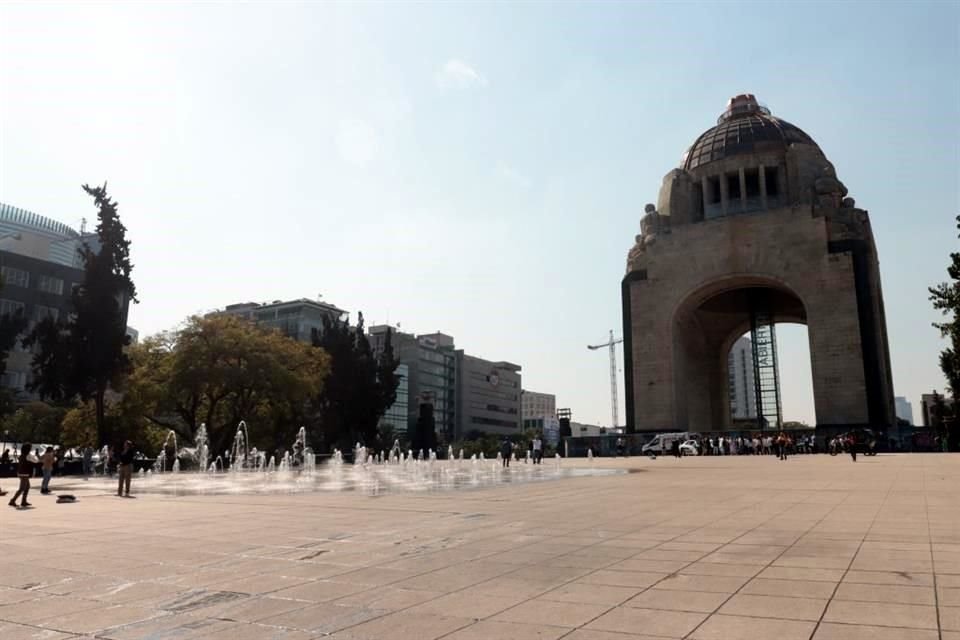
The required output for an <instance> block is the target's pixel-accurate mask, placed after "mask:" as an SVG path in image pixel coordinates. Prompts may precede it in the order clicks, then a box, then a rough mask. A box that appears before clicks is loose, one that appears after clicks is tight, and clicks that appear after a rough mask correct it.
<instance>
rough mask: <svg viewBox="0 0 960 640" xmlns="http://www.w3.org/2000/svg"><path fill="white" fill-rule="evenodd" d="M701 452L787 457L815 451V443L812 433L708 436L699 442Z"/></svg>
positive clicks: (678, 451)
mask: <svg viewBox="0 0 960 640" xmlns="http://www.w3.org/2000/svg"><path fill="white" fill-rule="evenodd" d="M699 446H700V454H701V455H705V456H738V455H741V456H742V455H757V456H759V455H776V456H777V457H778V458H780V459H781V460H786V459H787V454H788V453H813V452H814V451H815V443H814V438H813V436H812V435H805V436H799V437H798V438H797V439H796V440H795V439H794V438H792V437H791V436H790V434H788V433H784V432H782V431H781V432H780V433H779V434H777V435H776V436H773V435H767V436H762V437H761V436H753V437H752V438H751V437H749V436H748V437H743V436H737V437H736V438H729V437H726V436H718V437H716V438H714V437H713V436H708V437H706V438H702V439H701V440H700V442H699ZM674 454H675V455H678V456H679V455H680V443H679V441H678V442H676V443H675V444H674Z"/></svg>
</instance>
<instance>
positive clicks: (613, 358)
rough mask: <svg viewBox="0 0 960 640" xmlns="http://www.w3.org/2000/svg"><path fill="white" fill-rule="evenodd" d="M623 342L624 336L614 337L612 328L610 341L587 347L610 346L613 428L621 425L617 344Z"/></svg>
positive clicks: (595, 348)
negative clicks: (618, 411) (615, 338)
mask: <svg viewBox="0 0 960 640" xmlns="http://www.w3.org/2000/svg"><path fill="white" fill-rule="evenodd" d="M621 342H623V338H620V339H618V340H614V339H613V329H611V330H610V341H609V342H605V343H604V344H592V345H591V344H588V345H587V349H590V350H591V351H596V350H597V349H603V348H604V347H609V348H610V406H611V411H610V414H611V417H612V418H613V424H611V425H610V428H611V429H616V428H617V427H618V426H620V425H619V424H618V423H619V421H620V420H619V419H618V417H617V404H618V403H617V349H616V346H617V345H618V344H620V343H621Z"/></svg>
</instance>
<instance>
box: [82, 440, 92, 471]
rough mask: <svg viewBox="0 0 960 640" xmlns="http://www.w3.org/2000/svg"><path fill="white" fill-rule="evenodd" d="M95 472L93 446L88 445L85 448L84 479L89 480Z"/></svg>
mask: <svg viewBox="0 0 960 640" xmlns="http://www.w3.org/2000/svg"><path fill="white" fill-rule="evenodd" d="M92 472H93V448H92V447H91V446H90V445H87V446H85V447H84V448H83V479H84V480H89V479H90V474H91V473H92Z"/></svg>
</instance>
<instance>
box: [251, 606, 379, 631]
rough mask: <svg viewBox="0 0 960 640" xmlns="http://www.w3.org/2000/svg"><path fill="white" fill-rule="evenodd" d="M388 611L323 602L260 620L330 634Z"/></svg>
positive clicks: (262, 623)
mask: <svg viewBox="0 0 960 640" xmlns="http://www.w3.org/2000/svg"><path fill="white" fill-rule="evenodd" d="M386 613H388V612H387V611H380V610H378V609H365V608H362V607H350V606H347V605H337V604H330V603H323V604H312V605H309V606H306V607H303V608H302V609H296V610H295V611H287V612H285V613H281V614H278V615H275V616H270V617H267V618H263V619H261V620H259V624H261V625H266V626H274V627H285V628H288V629H297V630H300V631H309V632H312V633H314V634H329V633H333V632H335V631H339V630H340V629H346V628H348V627H353V626H355V625H358V624H361V623H363V622H366V621H367V620H371V619H374V618H379V617H380V616H383V615H384V614H386Z"/></svg>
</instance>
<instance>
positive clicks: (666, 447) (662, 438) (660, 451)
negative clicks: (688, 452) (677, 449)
mask: <svg viewBox="0 0 960 640" xmlns="http://www.w3.org/2000/svg"><path fill="white" fill-rule="evenodd" d="M689 437H690V434H689V433H661V434H658V435H655V436H653V438H651V439H650V442H648V443H647V444H645V445H643V448H642V449H641V451H642V452H643V453H644V454H646V455H653V456H656V455H666V454H667V453H669V452H670V449H671V447H673V443H674V442H675V441H676V440H679V441H680V442H685V441H686V440H687V439H688V438H689Z"/></svg>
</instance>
